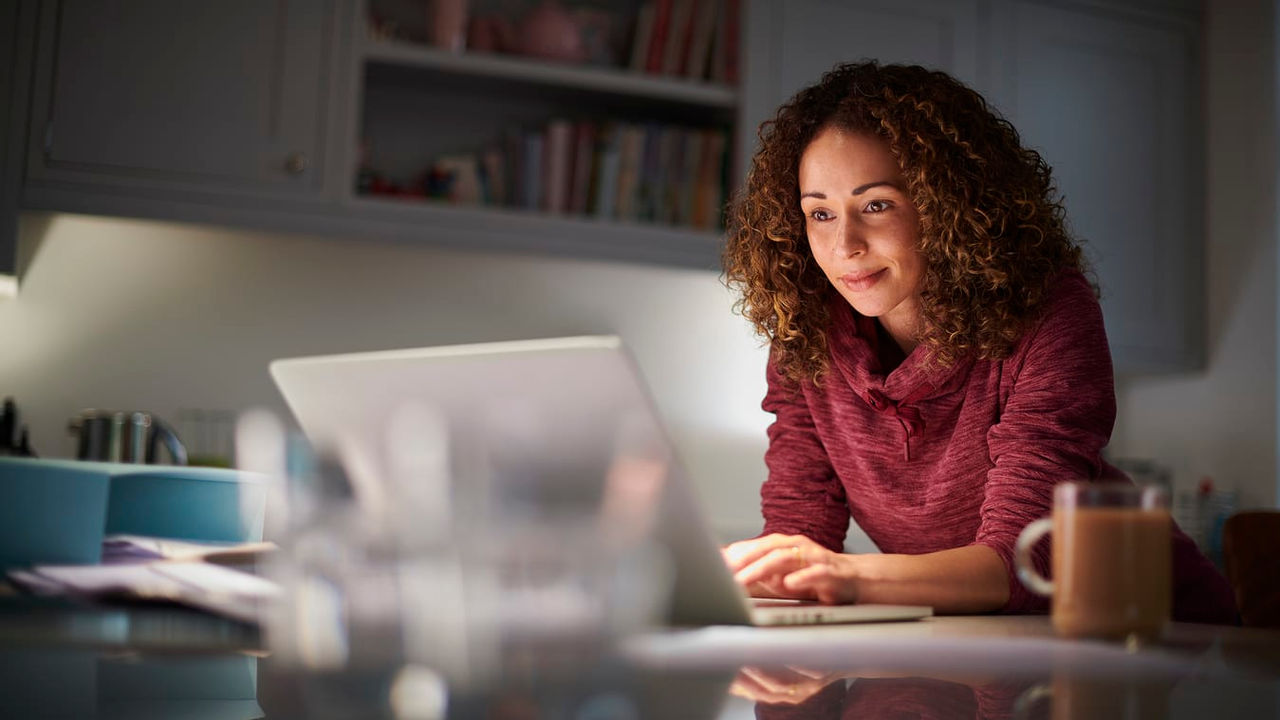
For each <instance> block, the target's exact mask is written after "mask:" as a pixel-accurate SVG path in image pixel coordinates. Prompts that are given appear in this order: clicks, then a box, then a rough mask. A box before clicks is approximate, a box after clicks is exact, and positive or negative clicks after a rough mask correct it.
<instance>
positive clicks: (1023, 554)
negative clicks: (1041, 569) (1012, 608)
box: [1013, 518, 1053, 597]
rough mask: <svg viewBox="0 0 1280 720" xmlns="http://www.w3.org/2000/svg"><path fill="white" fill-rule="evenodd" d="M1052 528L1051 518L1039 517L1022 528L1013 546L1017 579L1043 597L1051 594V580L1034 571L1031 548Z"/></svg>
mask: <svg viewBox="0 0 1280 720" xmlns="http://www.w3.org/2000/svg"><path fill="white" fill-rule="evenodd" d="M1052 529H1053V520H1052V519H1050V518H1040V519H1039V520H1036V521H1035V522H1033V523H1031V524H1030V525H1028V526H1026V527H1025V528H1023V529H1022V532H1021V533H1019V535H1018V542H1017V543H1015V544H1014V546H1013V565H1014V567H1015V568H1016V569H1017V570H1018V579H1019V580H1021V581H1022V584H1023V585H1026V586H1027V589H1028V590H1030V591H1031V592H1033V593H1036V594H1037V595H1044V596H1045V597H1050V596H1052V595H1053V581H1052V580H1046V579H1045V578H1044V576H1043V575H1041V574H1040V573H1038V572H1036V569H1035V566H1033V565H1032V564H1031V548H1032V547H1034V546H1035V544H1036V543H1037V542H1039V540H1040V538H1042V537H1044V536H1045V535H1047V534H1048V533H1049V531H1050V530H1052Z"/></svg>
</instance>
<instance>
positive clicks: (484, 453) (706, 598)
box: [270, 336, 932, 626]
mask: <svg viewBox="0 0 1280 720" xmlns="http://www.w3.org/2000/svg"><path fill="white" fill-rule="evenodd" d="M270 369H271V376H272V378H273V379H274V380H275V383H276V385H277V386H278V387H279V389H280V392H281V393H282V394H283V396H284V398H285V401H286V402H287V403H288V405H289V408H290V409H291V410H292V412H293V414H294V416H295V417H296V418H297V420H298V423H299V425H300V426H301V427H302V430H303V432H304V433H305V434H306V435H307V437H308V439H309V440H310V441H311V442H312V443H313V444H314V445H315V446H317V447H321V448H340V449H342V453H341V456H342V457H343V461H344V464H345V465H346V469H347V472H348V474H351V475H353V478H352V482H353V485H355V486H357V487H374V488H376V487H379V486H380V485H384V483H383V480H384V479H385V477H386V474H387V473H388V472H391V468H392V467H393V466H395V464H396V461H395V460H394V459H393V458H390V457H389V456H388V453H389V452H392V451H393V450H394V448H390V447H384V446H389V445H391V443H388V441H387V438H388V437H404V432H403V431H402V430H399V431H398V430H394V429H393V428H391V426H390V424H391V423H393V418H394V417H395V416H396V414H397V413H401V412H402V410H403V408H405V407H407V406H412V407H416V408H418V412H419V416H420V417H429V418H431V421H430V422H428V423H427V424H428V425H430V426H431V427H433V428H435V431H436V432H437V433H440V434H442V437H443V438H444V440H443V443H444V445H445V446H447V449H448V457H449V468H450V469H449V472H450V473H451V474H452V475H453V478H454V481H455V482H462V483H471V484H472V485H473V486H474V485H483V487H484V488H485V489H486V491H487V492H489V493H490V502H492V498H493V497H494V496H500V499H501V504H502V508H500V510H501V512H505V513H508V514H509V516H511V517H521V516H528V515H529V514H530V513H538V514H541V515H542V516H544V517H548V516H554V515H556V514H562V515H564V516H566V517H568V516H571V515H574V514H587V513H617V517H616V518H609V522H610V527H615V528H618V527H620V528H624V529H625V528H626V527H627V526H628V525H629V524H631V525H635V526H636V527H637V528H643V531H644V532H645V533H646V535H647V536H652V537H654V538H655V539H656V541H657V542H658V543H659V544H660V545H661V546H662V547H663V548H665V550H666V551H667V552H666V554H667V555H668V556H669V558H670V561H671V563H670V564H671V565H672V570H673V584H672V597H671V606H670V613H669V617H668V621H669V623H670V624H671V625H676V626H704V625H797V624H820V623H858V622H883V621H899V620H915V619H919V618H923V617H927V616H929V615H931V614H932V610H931V608H929V607H924V606H906V605H872V604H860V605H858V604H855V605H835V606H833V605H822V604H818V603H807V602H793V601H777V600H752V599H751V598H748V597H747V595H746V593H745V592H744V590H743V588H742V587H741V586H740V585H739V584H738V583H737V582H736V581H734V579H733V576H732V574H731V573H730V572H729V569H728V568H727V567H726V566H725V564H724V560H723V558H722V556H721V553H720V549H719V546H718V544H717V543H716V542H715V539H714V536H713V534H712V532H711V530H710V528H709V525H708V523H707V522H706V520H705V517H704V515H703V513H702V512H701V510H700V508H699V507H698V501H697V498H696V496H695V493H694V492H693V488H692V487H691V485H690V481H689V479H688V478H687V477H686V475H685V472H684V470H683V468H682V467H681V464H680V462H679V460H678V458H677V457H676V455H675V450H674V446H673V445H672V443H671V442H670V439H669V437H668V436H667V434H666V431H665V430H664V428H663V425H662V422H661V421H660V420H659V415H658V412H657V409H656V407H655V405H654V403H653V402H652V400H651V397H650V395H649V393H648V392H647V390H646V388H645V386H644V384H643V382H642V380H641V377H640V373H639V371H638V368H637V366H636V364H635V362H634V361H633V359H632V357H631V355H630V353H629V352H628V351H627V350H626V348H625V347H624V345H623V343H622V341H621V339H620V338H618V337H616V336H583V337H568V338H552V339H542V340H528V341H517V342H498V343H484V344H474V345H453V346H444V347H430V348H419V349H410V350H393V351H386V352H367V353H355V354H346V355H330V356H318V357H303V358H291V359H282V360H276V361H274V362H272V363H271V366H270ZM423 413H426V414H425V415H423ZM410 437H416V436H413V435H411V436H410ZM422 441H423V442H428V440H427V439H423V440H422ZM417 442H418V440H413V441H412V443H413V444H416V443H417ZM464 511H465V509H464Z"/></svg>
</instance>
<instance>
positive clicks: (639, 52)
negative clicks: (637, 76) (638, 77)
mask: <svg viewBox="0 0 1280 720" xmlns="http://www.w3.org/2000/svg"><path fill="white" fill-rule="evenodd" d="M653 3H654V0H648V2H646V3H645V4H643V5H641V6H640V9H639V10H638V11H636V23H635V30H634V31H633V32H632V33H631V61H630V62H629V63H628V64H627V66H628V67H630V68H631V69H632V70H634V71H636V72H644V69H645V65H646V64H647V63H648V62H649V45H650V44H652V42H653V14H654V11H655V6H654V4H653Z"/></svg>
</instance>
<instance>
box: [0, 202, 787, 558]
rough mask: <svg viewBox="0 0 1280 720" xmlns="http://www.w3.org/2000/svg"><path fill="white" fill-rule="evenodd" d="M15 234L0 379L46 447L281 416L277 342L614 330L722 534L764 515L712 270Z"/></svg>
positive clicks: (27, 219) (744, 333)
mask: <svg viewBox="0 0 1280 720" xmlns="http://www.w3.org/2000/svg"><path fill="white" fill-rule="evenodd" d="M21 234H22V239H21V243H22V246H23V251H24V252H25V253H30V252H32V251H34V252H35V257H34V258H33V259H32V260H31V262H30V265H29V269H28V271H27V273H26V274H25V276H24V277H23V278H22V287H21V292H20V293H19V295H18V297H17V298H16V299H13V300H5V301H0V395H13V396H15V397H16V399H17V401H18V403H19V406H20V408H21V409H22V410H23V411H25V413H26V416H27V420H28V421H29V423H30V425H31V428H32V443H33V445H34V447H35V448H36V450H37V451H38V452H40V453H41V454H42V455H48V456H69V455H71V454H72V453H73V452H74V448H73V446H72V441H71V439H70V437H69V435H68V434H67V432H66V429H65V428H66V422H67V419H68V418H69V417H70V416H71V415H72V414H74V413H75V412H76V411H78V410H80V409H82V408H87V407H100V408H112V409H146V410H151V411H153V412H155V413H156V414H158V415H160V416H161V417H169V418H172V417H174V413H175V412H177V410H178V409H179V408H206V409H225V410H234V411H239V410H243V409H245V408H248V407H251V406H255V405H268V406H271V407H272V408H273V409H275V410H276V411H277V412H279V413H282V414H286V416H287V411H286V410H285V407H284V404H283V400H281V399H280V397H279V395H278V393H277V391H276V390H275V387H274V385H273V384H272V383H271V380H270V378H269V377H268V375H267V363H268V362H269V361H270V360H271V359H273V358H278V357H285V356H292V355H302V354H316V353H332V352H346V351H357V350H372V349H387V348H399V347H416V346H424V345H433V344H444V343H456V342H479V341H488V340H504V339H506V340H509V339H520V338H532V337H548V336H556V335H579V334H594V333H618V334H620V335H622V336H623V338H624V339H625V340H626V341H627V342H628V343H629V344H630V345H631V347H632V349H633V351H634V353H635V354H636V356H637V360H638V362H639V364H640V366H641V368H642V370H643V371H644V373H645V374H646V376H647V379H648V381H649V384H650V386H651V387H652V389H653V391H654V393H655V395H656V398H657V402H658V404H659V406H660V407H661V409H662V411H663V413H664V414H665V416H666V418H667V420H668V422H669V423H670V425H671V426H672V430H673V433H674V435H675V436H676V438H677V443H678V444H679V445H680V450H681V454H682V456H683V458H684V460H685V462H686V463H687V465H688V466H689V470H690V473H691V474H692V475H693V476H694V479H695V481H696V482H697V484H698V487H699V488H700V490H701V493H702V495H703V496H704V498H705V502H704V505H707V506H708V507H709V508H710V514H711V515H712V516H713V518H714V522H715V523H716V525H717V528H718V529H719V531H720V532H721V533H722V534H723V535H725V536H727V537H741V536H747V535H749V534H754V533H756V532H758V531H759V529H760V519H759V518H760V513H759V496H758V491H759V486H760V483H761V481H762V480H763V478H764V472H765V471H764V461H763V453H764V448H765V436H764V430H765V427H766V426H767V423H768V421H769V419H770V417H771V416H769V415H766V414H765V413H764V412H763V411H761V410H760V399H761V398H762V397H763V394H764V362H765V353H764V350H763V349H762V348H761V347H760V344H759V343H758V342H757V341H756V339H755V338H754V336H753V335H752V334H751V333H750V331H749V329H748V327H747V324H746V322H745V321H744V320H743V319H742V318H741V317H739V316H737V315H734V314H732V313H731V311H730V306H731V303H732V299H731V296H730V294H729V291H728V290H727V289H725V288H724V286H723V285H722V284H721V283H720V279H719V277H718V275H716V274H715V273H712V272H696V271H687V270H679V269H670V268H657V267H646V266H636V265H620V264H608V263H593V262H585V261H571V260H551V259H545V258H528V257H517V256H510V255H503V256H496V255H488V254H469V253H456V252H445V251H440V250H435V249H428V248H422V247H414V246H408V245H394V244H386V243H375V242H361V241H359V240H344V241H339V240H330V239H320V238H308V237H300V236H276V235H273V236H267V235H264V234H261V233H254V232H239V231H230V230H225V229H209V228H201V227H193V226H184V225H173V224H166V223H157V222H148V221H135V220H116V219H105V218H90V217H82V216H74V215H58V216H43V215H30V216H24V218H23V224H22V233H21ZM713 498H714V502H715V504H714V506H712V505H710V502H711V500H712V499H713Z"/></svg>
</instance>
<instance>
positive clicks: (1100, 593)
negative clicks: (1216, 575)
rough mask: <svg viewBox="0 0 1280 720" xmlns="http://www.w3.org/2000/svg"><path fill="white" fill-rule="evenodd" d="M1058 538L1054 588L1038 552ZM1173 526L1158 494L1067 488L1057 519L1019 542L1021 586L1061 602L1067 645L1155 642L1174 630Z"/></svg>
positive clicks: (1057, 607)
mask: <svg viewBox="0 0 1280 720" xmlns="http://www.w3.org/2000/svg"><path fill="white" fill-rule="evenodd" d="M1049 531H1052V533H1053V541H1052V549H1051V553H1052V563H1051V564H1052V572H1053V580H1052V581H1049V580H1046V579H1045V578H1043V577H1041V576H1040V575H1039V573H1037V572H1036V571H1035V569H1034V568H1033V567H1032V564H1031V548H1032V546H1034V545H1035V543H1036V541H1037V540H1039V539H1040V538H1041V537H1042V536H1043V535H1044V534H1045V533H1046V532H1049ZM1171 532H1172V520H1171V519H1170V516H1169V502H1168V495H1167V493H1166V492H1165V491H1164V489H1163V488H1159V487H1156V486H1149V485H1148V486H1135V485H1132V484H1129V483H1062V484H1060V485H1058V486H1057V487H1055V488H1054V503H1053V517H1052V519H1049V518H1045V519H1042V520H1037V521H1036V522H1033V523H1031V524H1030V525H1028V526H1027V527H1026V529H1024V530H1023V531H1022V535H1020V536H1019V538H1018V544H1017V554H1016V558H1015V560H1016V565H1017V568H1018V578H1019V579H1020V580H1021V581H1022V582H1023V584H1025V585H1026V586H1027V587H1028V588H1030V589H1031V590H1032V591H1033V592H1037V593H1040V594H1042V595H1047V596H1049V597H1051V598H1052V599H1053V610H1052V620H1053V627H1054V629H1055V630H1056V631H1057V633H1058V634H1059V635H1064V636H1067V637H1096V638H1113V639H1120V638H1126V637H1129V636H1135V637H1138V638H1154V637H1156V636H1158V635H1159V634H1160V633H1161V632H1162V631H1163V629H1164V626H1165V625H1166V624H1167V623H1168V622H1169V617H1170V605H1171V602H1172V594H1173V579H1172V557H1171V555H1172V552H1171V544H1172V539H1171Z"/></svg>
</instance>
